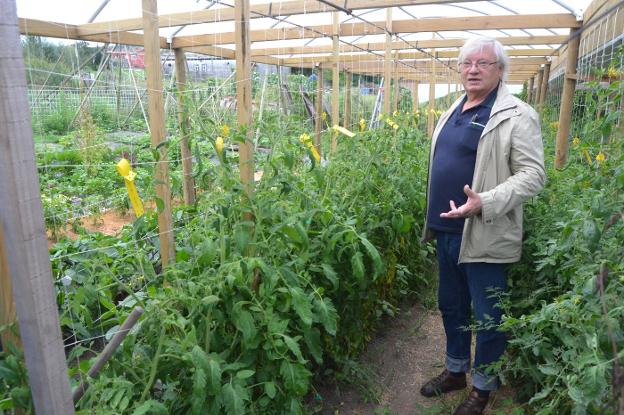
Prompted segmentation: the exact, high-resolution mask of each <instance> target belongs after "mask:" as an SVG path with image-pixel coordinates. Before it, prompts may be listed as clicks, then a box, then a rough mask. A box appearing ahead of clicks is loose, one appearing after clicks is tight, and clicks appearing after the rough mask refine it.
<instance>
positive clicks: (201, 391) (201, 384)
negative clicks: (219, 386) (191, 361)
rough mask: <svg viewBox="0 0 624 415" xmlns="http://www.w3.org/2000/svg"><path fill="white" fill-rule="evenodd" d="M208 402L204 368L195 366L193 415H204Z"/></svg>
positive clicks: (192, 395) (192, 399)
mask: <svg viewBox="0 0 624 415" xmlns="http://www.w3.org/2000/svg"><path fill="white" fill-rule="evenodd" d="M205 402H206V372H205V371H204V369H203V368H202V367H198V366H197V365H196V366H195V373H193V392H192V394H191V413H192V414H193V415H198V414H201V413H202V409H203V408H204V403H205Z"/></svg>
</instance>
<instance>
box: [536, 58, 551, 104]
mask: <svg viewBox="0 0 624 415" xmlns="http://www.w3.org/2000/svg"><path fill="white" fill-rule="evenodd" d="M549 77H550V63H547V64H546V65H544V75H543V76H542V85H540V88H541V89H540V102H539V104H537V107H538V110H539V112H540V113H541V112H542V111H543V110H544V103H545V102H546V93H547V92H548V78H549Z"/></svg>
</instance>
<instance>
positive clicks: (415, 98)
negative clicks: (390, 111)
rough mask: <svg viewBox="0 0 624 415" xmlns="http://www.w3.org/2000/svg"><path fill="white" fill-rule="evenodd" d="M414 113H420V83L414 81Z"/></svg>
mask: <svg viewBox="0 0 624 415" xmlns="http://www.w3.org/2000/svg"><path fill="white" fill-rule="evenodd" d="M412 112H413V113H414V114H416V112H418V81H414V83H413V86H412Z"/></svg>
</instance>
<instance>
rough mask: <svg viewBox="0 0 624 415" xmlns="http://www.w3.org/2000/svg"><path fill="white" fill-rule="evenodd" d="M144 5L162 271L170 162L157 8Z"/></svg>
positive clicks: (149, 2) (168, 228) (166, 254)
mask: <svg viewBox="0 0 624 415" xmlns="http://www.w3.org/2000/svg"><path fill="white" fill-rule="evenodd" d="M142 2H143V38H144V42H145V73H146V75H147V91H148V93H147V99H148V103H149V106H148V113H149V125H150V134H151V138H152V148H153V149H156V148H158V153H159V157H160V158H159V160H158V162H157V163H156V165H155V166H154V177H155V179H156V197H157V199H160V200H161V202H162V203H161V207H162V209H159V212H158V232H159V238H160V257H161V260H162V266H163V268H165V267H166V266H167V265H169V264H170V263H173V262H174V261H175V244H174V241H173V219H172V216H171V187H170V185H169V158H168V155H167V153H168V150H167V147H166V146H164V145H162V143H163V142H164V141H165V136H166V131H165V106H164V100H163V91H162V73H161V67H160V38H159V36H158V7H157V5H156V0H142Z"/></svg>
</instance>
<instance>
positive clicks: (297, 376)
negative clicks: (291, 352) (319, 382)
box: [280, 360, 312, 396]
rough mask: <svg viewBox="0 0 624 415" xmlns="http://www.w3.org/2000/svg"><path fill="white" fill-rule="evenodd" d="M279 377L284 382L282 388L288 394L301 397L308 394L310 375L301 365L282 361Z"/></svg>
mask: <svg viewBox="0 0 624 415" xmlns="http://www.w3.org/2000/svg"><path fill="white" fill-rule="evenodd" d="M280 375H281V377H282V379H283V381H284V387H285V388H286V390H287V391H289V392H290V393H292V394H295V395H296V396H303V395H305V394H306V393H307V392H308V388H309V386H310V377H311V376H312V373H310V371H309V370H307V369H306V368H305V367H304V366H303V365H302V364H299V363H290V362H288V361H287V360H282V364H281V365H280Z"/></svg>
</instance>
